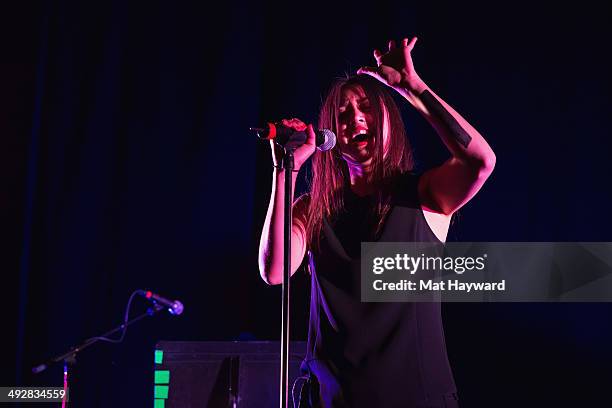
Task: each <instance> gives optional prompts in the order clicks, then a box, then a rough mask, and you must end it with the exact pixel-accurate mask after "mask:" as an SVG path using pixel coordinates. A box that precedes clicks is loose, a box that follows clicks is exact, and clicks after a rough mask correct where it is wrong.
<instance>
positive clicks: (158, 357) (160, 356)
mask: <svg viewBox="0 0 612 408" xmlns="http://www.w3.org/2000/svg"><path fill="white" fill-rule="evenodd" d="M163 361H164V351H163V350H155V364H161V363H162V362H163Z"/></svg>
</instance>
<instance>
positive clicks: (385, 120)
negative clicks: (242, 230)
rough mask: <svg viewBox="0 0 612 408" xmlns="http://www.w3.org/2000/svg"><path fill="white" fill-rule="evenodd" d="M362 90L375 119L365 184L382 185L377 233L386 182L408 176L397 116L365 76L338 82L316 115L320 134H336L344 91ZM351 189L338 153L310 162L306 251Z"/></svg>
mask: <svg viewBox="0 0 612 408" xmlns="http://www.w3.org/2000/svg"><path fill="white" fill-rule="evenodd" d="M351 86H360V87H361V88H362V89H363V90H364V92H365V94H366V96H367V97H368V99H369V101H370V109H371V112H372V116H373V122H374V123H373V124H372V125H373V129H374V132H373V133H374V134H373V136H374V152H373V157H372V163H371V169H372V171H371V173H370V175H369V179H368V182H371V183H377V184H380V185H381V187H382V188H380V189H379V191H378V193H377V195H378V199H377V203H376V207H375V210H374V211H375V212H376V216H377V217H376V219H377V220H378V222H377V225H376V226H375V232H376V234H378V233H379V232H380V229H381V228H382V225H383V222H384V219H385V216H386V215H387V213H388V212H389V209H390V207H391V205H390V202H389V199H388V197H389V196H388V194H385V193H386V188H385V186H388V185H389V183H388V181H390V180H393V179H394V178H395V177H396V176H398V175H399V174H401V173H404V172H406V171H409V170H412V169H413V167H414V160H413V157H412V149H411V147H410V144H409V142H408V139H407V137H406V131H405V128H404V122H403V121H402V116H401V113H400V111H399V109H398V107H397V105H396V103H395V101H394V100H393V98H392V97H391V95H390V94H389V93H388V92H387V91H386V90H385V88H384V86H383V85H382V84H380V82H378V81H377V80H375V79H373V78H371V77H369V76H367V75H357V76H353V77H347V78H340V79H337V80H336V81H335V82H334V83H333V84H332V86H331V88H330V90H329V92H328V93H327V97H326V98H325V100H324V102H323V105H322V106H321V112H320V115H319V129H331V130H332V131H333V132H334V133H336V134H337V135H338V134H339V132H338V131H339V127H340V126H339V121H338V116H339V112H338V107H339V106H340V102H341V96H342V89H343V88H344V87H351ZM383 132H388V138H389V142H388V147H387V154H386V155H384V154H383V148H384V146H383ZM346 188H350V178H349V171H348V165H347V163H346V161H345V160H344V159H343V158H342V154H341V153H340V150H339V149H338V148H335V149H333V150H332V151H330V152H326V153H320V152H318V151H317V152H316V153H315V154H314V155H313V157H312V180H311V183H310V204H309V207H308V212H307V214H308V219H307V221H306V231H307V236H308V244H309V247H310V248H312V247H314V246H318V243H319V237H320V235H321V230H322V228H323V219H324V218H327V219H330V220H331V219H334V217H335V216H336V215H338V214H339V213H340V212H341V211H342V209H343V208H344V191H345V189H346Z"/></svg>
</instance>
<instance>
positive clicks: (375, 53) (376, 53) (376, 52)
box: [374, 50, 382, 65]
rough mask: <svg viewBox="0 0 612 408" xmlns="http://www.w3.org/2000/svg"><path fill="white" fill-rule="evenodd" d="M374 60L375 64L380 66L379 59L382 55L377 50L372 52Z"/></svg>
mask: <svg viewBox="0 0 612 408" xmlns="http://www.w3.org/2000/svg"><path fill="white" fill-rule="evenodd" d="M374 58H375V59H376V62H377V63H378V65H380V59H381V58H382V53H381V52H380V51H378V50H374Z"/></svg>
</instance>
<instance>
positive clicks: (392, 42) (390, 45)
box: [389, 40, 395, 51]
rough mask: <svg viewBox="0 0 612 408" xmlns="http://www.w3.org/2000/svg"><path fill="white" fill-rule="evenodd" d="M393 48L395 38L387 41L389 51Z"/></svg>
mask: <svg viewBox="0 0 612 408" xmlns="http://www.w3.org/2000/svg"><path fill="white" fill-rule="evenodd" d="M393 49H395V40H391V41H389V51H391V50H393Z"/></svg>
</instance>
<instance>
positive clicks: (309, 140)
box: [305, 124, 317, 146]
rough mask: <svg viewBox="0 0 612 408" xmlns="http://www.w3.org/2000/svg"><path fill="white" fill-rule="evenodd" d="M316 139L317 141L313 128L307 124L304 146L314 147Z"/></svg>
mask: <svg viewBox="0 0 612 408" xmlns="http://www.w3.org/2000/svg"><path fill="white" fill-rule="evenodd" d="M316 139H317V137H316V134H315V131H314V128H313V127H312V124H309V125H308V126H307V127H306V142H305V144H307V145H310V146H315V144H316V143H315V141H316Z"/></svg>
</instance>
